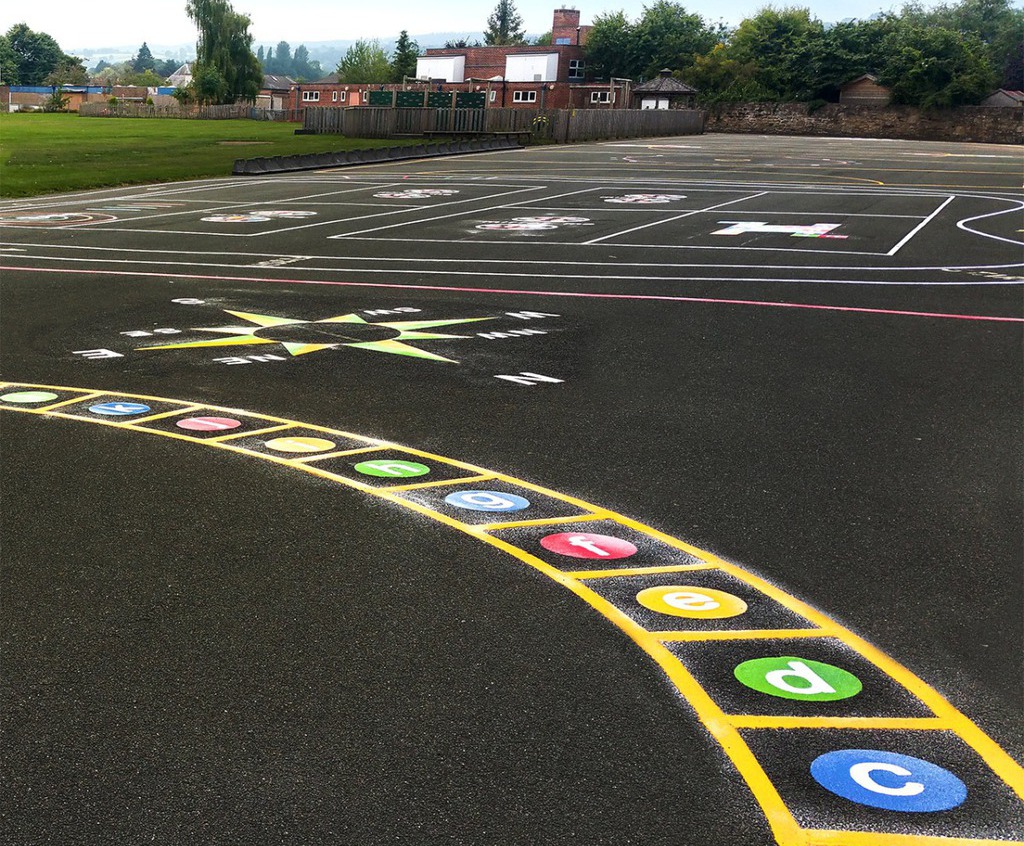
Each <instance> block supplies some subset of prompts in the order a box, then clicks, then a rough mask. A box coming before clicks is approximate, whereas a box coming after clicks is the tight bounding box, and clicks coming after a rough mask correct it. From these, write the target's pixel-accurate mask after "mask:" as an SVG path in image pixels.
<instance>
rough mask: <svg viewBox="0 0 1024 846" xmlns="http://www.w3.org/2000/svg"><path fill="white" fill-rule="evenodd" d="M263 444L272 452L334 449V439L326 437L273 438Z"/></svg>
mask: <svg viewBox="0 0 1024 846" xmlns="http://www.w3.org/2000/svg"><path fill="white" fill-rule="evenodd" d="M263 446H265V447H266V448H267V449H272V450H273V451H274V452H324V451H325V450H329V449H334V441H329V440H327V439H326V438H274V439H273V440H269V441H266V442H265V443H264V444H263Z"/></svg>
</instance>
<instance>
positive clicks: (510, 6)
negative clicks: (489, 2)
mask: <svg viewBox="0 0 1024 846" xmlns="http://www.w3.org/2000/svg"><path fill="white" fill-rule="evenodd" d="M522 27H523V19H522V17H521V16H520V14H519V12H518V11H516V4H515V3H513V2H512V0H498V5H497V6H495V7H494V11H493V12H491V14H490V15H489V16H488V18H487V29H486V30H484V44H489V45H494V46H501V45H503V44H525V43H526V32H525V31H524V30H523V28H522Z"/></svg>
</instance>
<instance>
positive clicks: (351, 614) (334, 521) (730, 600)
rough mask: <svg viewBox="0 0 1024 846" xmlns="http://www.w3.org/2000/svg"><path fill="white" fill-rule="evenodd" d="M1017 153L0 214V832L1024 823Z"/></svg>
mask: <svg viewBox="0 0 1024 846" xmlns="http://www.w3.org/2000/svg"><path fill="white" fill-rule="evenodd" d="M1022 210H1024V191H1022V185H1021V149H1020V148H1017V147H1000V146H991V145H989V146H985V145H954V144H936V143H917V142H903V141H878V140H860V139H801V138H764V137H757V136H728V135H707V136H690V137H685V138H672V139H656V140H638V141H631V142H609V143H601V144H588V145H579V146H567V147H547V148H528V149H522V150H502V151H497V152H489V153H481V154H478V155H472V156H458V157H446V158H435V159H425V160H419V161H402V162H393V163H379V164H373V165H366V166H357V167H346V168H344V169H333V170H332V169H325V170H319V171H312V172H302V173H289V174H280V175H268V176H257V177H253V176H248V177H233V178H225V179H221V180H208V181H202V182H191V183H180V184H172V185H159V186H145V187H136V188H124V189H115V190H108V191H97V192H90V193H85V194H72V195H66V196H53V197H45V198H37V199H34V200H25V201H18V202H10V203H7V204H5V205H4V206H3V207H2V208H0V227H2V229H3V235H4V240H3V244H2V246H0V273H2V285H0V331H2V348H0V436H2V437H0V469H2V477H0V478H2V501H3V511H2V521H0V528H2V537H0V541H2V548H0V554H2V568H0V649H2V652H0V797H2V798H0V843H3V844H11V846H37V844H38V845H40V846H41V844H61V846H64V845H65V844H76V845H77V844H82V846H99V844H104V845H105V844H110V846H115V844H116V846H125V844H167V846H182V845H183V844H204V845H205V844H225V845H226V844H267V845H268V846H271V845H274V846H276V844H302V846H316V845H317V844H359V846H363V844H474V846H475V845H476V844H503V846H504V844H616V846H618V844H638V846H661V844H684V846H689V844H694V846H698V845H699V846H703V844H715V846H717V844H723V845H724V844H728V846H733V845H734V844H739V846H747V845H748V844H749V845H750V846H762V844H773V843H778V844H784V846H950V845H951V844H961V846H967V844H973V846H978V844H1005V843H1020V842H1022V832H1024V771H1022V768H1021V763H1022V761H1024V721H1022V705H1024V684H1022V673H1021V654H1022V649H1024V614H1022V608H1024V562H1022V555H1021V552H1022V547H1024V543H1022V523H1024V521H1022V506H1021V502H1022V497H1021V471H1022V455H1021V452H1022V450H1021V424H1022V421H1024V397H1022V386H1024V378H1022V377H1024V373H1022V369H1024V368H1022V361H1024V357H1022V344H1021V341H1022V332H1021V330H1022V326H1024V308H1022V306H1024V301H1022V296H1021V294H1022V285H1024V232H1022V230H1024V216H1022Z"/></svg>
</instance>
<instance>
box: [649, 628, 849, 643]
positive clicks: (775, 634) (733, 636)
mask: <svg viewBox="0 0 1024 846" xmlns="http://www.w3.org/2000/svg"><path fill="white" fill-rule="evenodd" d="M651 634H652V635H654V636H655V637H656V638H658V640H663V641H666V642H679V643H689V642H695V641H701V640H786V639H788V638H809V637H834V636H835V635H834V634H833V632H831V631H829V630H828V629H733V630H731V631H730V630H720V631H713V632H692V631H691V632H672V631H664V632H651Z"/></svg>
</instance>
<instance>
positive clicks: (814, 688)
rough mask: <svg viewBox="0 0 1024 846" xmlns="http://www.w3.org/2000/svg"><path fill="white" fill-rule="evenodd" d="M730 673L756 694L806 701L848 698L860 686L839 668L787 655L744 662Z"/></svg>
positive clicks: (853, 678)
mask: <svg viewBox="0 0 1024 846" xmlns="http://www.w3.org/2000/svg"><path fill="white" fill-rule="evenodd" d="M733 675H735V676H736V678H737V679H739V680H740V682H742V683H743V684H745V685H746V686H747V687H749V688H751V689H753V690H756V691H758V692H759V693H767V694H768V695H769V696H779V697H781V698H783V699H798V700H799V699H803V700H806V701H808V702H834V701H835V700H837V699H849V698H850V697H851V696H856V695H857V694H858V693H860V691H861V688H862V687H863V685H862V684H861V683H860V679H859V678H857V677H856V676H855V675H854V674H853V673H848V672H847V671H846V670H841V669H840V668H839V667H833V666H832V665H831V664H823V663H822V662H821V661H811V660H808V659H806V658H794V657H792V656H788V655H787V656H783V657H779V658H755V659H753V660H752V661H744V662H743V663H742V664H740V665H739V666H738V667H736V669H735V670H733Z"/></svg>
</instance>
